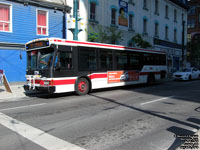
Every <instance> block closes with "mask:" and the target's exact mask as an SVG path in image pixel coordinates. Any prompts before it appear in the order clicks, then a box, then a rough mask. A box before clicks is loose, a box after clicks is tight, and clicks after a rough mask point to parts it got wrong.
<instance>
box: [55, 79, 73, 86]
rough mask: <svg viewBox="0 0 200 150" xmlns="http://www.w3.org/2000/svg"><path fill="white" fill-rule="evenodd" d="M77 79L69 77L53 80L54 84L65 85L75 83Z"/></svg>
mask: <svg viewBox="0 0 200 150" xmlns="http://www.w3.org/2000/svg"><path fill="white" fill-rule="evenodd" d="M75 83H76V79H67V80H53V81H52V85H64V84H75Z"/></svg>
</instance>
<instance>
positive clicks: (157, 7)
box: [155, 0, 159, 15]
mask: <svg viewBox="0 0 200 150" xmlns="http://www.w3.org/2000/svg"><path fill="white" fill-rule="evenodd" d="M155 14H157V15H159V2H158V0H155Z"/></svg>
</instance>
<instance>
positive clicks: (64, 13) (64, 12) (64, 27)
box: [63, 9, 66, 39]
mask: <svg viewBox="0 0 200 150" xmlns="http://www.w3.org/2000/svg"><path fill="white" fill-rule="evenodd" d="M63 39H66V10H65V9H64V10H63Z"/></svg>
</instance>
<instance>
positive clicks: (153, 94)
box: [0, 80, 200, 150]
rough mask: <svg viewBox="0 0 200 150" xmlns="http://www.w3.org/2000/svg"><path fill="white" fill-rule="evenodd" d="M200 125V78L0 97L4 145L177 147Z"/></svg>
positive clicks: (9, 148)
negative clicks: (82, 93) (85, 92)
mask: <svg viewBox="0 0 200 150" xmlns="http://www.w3.org/2000/svg"><path fill="white" fill-rule="evenodd" d="M199 127H200V81H199V80H195V81H189V82H175V81H170V82H164V83H161V84H157V85H154V86H151V87H147V86H145V85H140V86H128V87H122V88H114V89H107V90H96V91H95V92H93V93H90V94H89V95H85V96H76V95H74V94H73V93H69V94H54V95H49V96H47V95H40V96H39V97H38V96H37V97H35V96H33V95H31V97H26V98H22V99H21V100H17V101H15V102H6V103H0V149H1V150H44V149H49V150H50V149H51V150H61V149H62V150H166V149H169V150H174V149H175V148H176V146H177V144H180V139H178V138H176V137H177V135H190V134H193V133H194V132H196V130H197V129H199Z"/></svg>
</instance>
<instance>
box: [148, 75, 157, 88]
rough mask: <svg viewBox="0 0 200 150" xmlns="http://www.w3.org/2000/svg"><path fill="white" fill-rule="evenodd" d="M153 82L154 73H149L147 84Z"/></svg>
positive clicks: (152, 83)
mask: <svg viewBox="0 0 200 150" xmlns="http://www.w3.org/2000/svg"><path fill="white" fill-rule="evenodd" d="M154 84H155V76H154V74H149V75H148V77H147V85H149V86H151V85H154Z"/></svg>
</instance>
